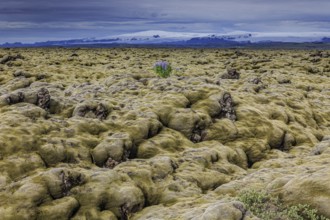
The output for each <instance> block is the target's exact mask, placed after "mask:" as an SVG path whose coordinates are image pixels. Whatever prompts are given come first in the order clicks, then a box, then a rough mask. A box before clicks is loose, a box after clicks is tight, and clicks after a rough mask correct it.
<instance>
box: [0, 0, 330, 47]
mask: <svg viewBox="0 0 330 220" xmlns="http://www.w3.org/2000/svg"><path fill="white" fill-rule="evenodd" d="M0 3H1V4H0V43H4V42H16V41H21V42H35V41H45V40H57V39H72V38H87V37H102V36H109V35H116V34H123V33H130V32H136V31H145V30H164V31H183V32H209V33H210V32H211V33H214V32H217V33H226V32H232V31H251V32H265V33H269V32H272V33H273V32H275V33H276V32H291V33H292V32H294V33H297V35H299V33H301V32H330V1H329V0H0Z"/></svg>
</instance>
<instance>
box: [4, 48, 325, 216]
mask: <svg viewBox="0 0 330 220" xmlns="http://www.w3.org/2000/svg"><path fill="white" fill-rule="evenodd" d="M159 60H166V61H168V62H169V63H171V65H172V67H173V73H172V75H171V76H170V77H169V78H159V77H158V76H157V75H156V74H155V73H154V72H153V70H152V67H153V64H154V63H155V62H156V61H159ZM329 164H330V51H304V50H297V51H285V50H258V51H253V50H240V51H237V50H224V49H210V50H200V49H127V48H126V49H120V48H119V49H64V48H50V49H1V50H0V216H1V219H15V220H16V219H47V220H49V219H77V220H78V219H86V220H87V219H122V220H124V219H150V220H151V219H159V220H160V219H194V220H199V219H205V220H212V219H225V220H227V219H228V220H231V219H232V220H236V219H237V220H240V219H244V220H248V219H258V218H257V217H256V216H255V215H254V213H252V212H251V211H249V209H248V207H246V206H245V205H244V204H243V203H242V202H240V201H239V200H238V198H237V196H238V195H239V193H241V192H243V191H248V190H256V191H265V192H267V194H269V195H272V196H274V197H279V199H280V200H281V202H283V203H284V204H286V205H288V206H289V205H295V204H308V205H310V206H311V207H312V208H315V209H317V210H318V212H319V214H322V215H324V216H326V217H328V218H330V184H329V182H330V166H329Z"/></svg>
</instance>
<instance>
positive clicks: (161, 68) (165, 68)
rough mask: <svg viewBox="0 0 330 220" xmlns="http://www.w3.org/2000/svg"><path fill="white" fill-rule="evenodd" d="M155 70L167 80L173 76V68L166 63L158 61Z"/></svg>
mask: <svg viewBox="0 0 330 220" xmlns="http://www.w3.org/2000/svg"><path fill="white" fill-rule="evenodd" d="M154 70H155V72H156V74H157V75H159V76H160V77H163V78H167V77H169V76H170V75H171V72H172V67H171V65H170V64H169V63H168V62H166V61H158V62H156V63H155V65H154Z"/></svg>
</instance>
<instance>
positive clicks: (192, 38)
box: [0, 30, 330, 47]
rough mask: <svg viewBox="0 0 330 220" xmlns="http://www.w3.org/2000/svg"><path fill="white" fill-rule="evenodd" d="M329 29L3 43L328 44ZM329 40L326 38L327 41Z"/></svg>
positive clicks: (148, 33) (155, 32) (162, 33)
mask: <svg viewBox="0 0 330 220" xmlns="http://www.w3.org/2000/svg"><path fill="white" fill-rule="evenodd" d="M329 38H330V32H302V33H283V32H281V33H261V32H244V31H236V32H229V33H196V32H170V31H160V30H149V31H141V32H135V33H128V34H121V35H111V36H105V37H99V38H82V39H72V40H60V41H46V42H36V43H34V44H21V43H15V44H3V45H0V46H3V47H4V46H9V47H15V46H16V47H21V46H35V47H38V46H90V45H91V46H101V47H102V46H116V45H151V46H152V45H154V46H157V45H158V46H162V45H166V46H180V47H181V46H183V47H189V46H199V47H203V46H205V47H231V46H246V45H251V44H266V43H268V44H269V43H303V42H323V43H328V41H329V40H328V39H329ZM324 39H327V40H324Z"/></svg>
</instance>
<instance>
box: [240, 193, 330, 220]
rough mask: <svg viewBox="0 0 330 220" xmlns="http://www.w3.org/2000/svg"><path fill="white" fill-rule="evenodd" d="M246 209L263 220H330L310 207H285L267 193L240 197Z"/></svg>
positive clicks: (299, 205) (246, 194)
mask: <svg viewBox="0 0 330 220" xmlns="http://www.w3.org/2000/svg"><path fill="white" fill-rule="evenodd" d="M238 200H239V201H241V202H243V203H244V204H245V206H246V209H247V210H249V211H250V212H252V213H253V214H254V215H255V216H257V217H259V218H261V219H263V220H274V219H276V220H329V219H328V218H326V217H324V216H322V215H319V214H318V213H317V210H316V209H313V208H311V207H310V206H309V205H302V204H298V205H294V206H285V205H284V204H283V203H282V202H280V200H279V199H278V197H271V196H270V195H269V194H266V193H265V192H257V191H254V190H252V191H246V192H243V193H241V194H239V196H238Z"/></svg>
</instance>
